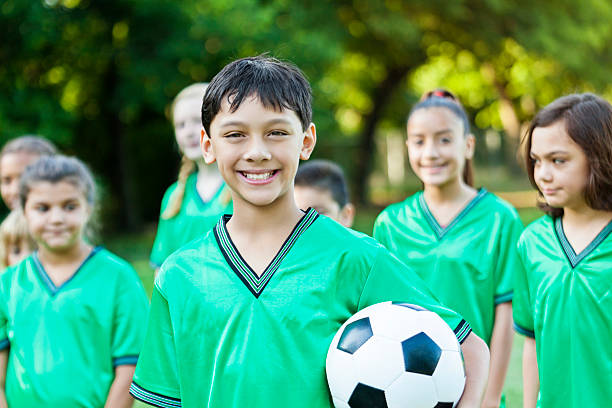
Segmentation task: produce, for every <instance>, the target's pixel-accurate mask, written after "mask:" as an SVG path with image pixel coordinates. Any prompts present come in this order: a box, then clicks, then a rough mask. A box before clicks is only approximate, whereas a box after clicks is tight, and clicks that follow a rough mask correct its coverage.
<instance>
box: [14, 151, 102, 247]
mask: <svg viewBox="0 0 612 408" xmlns="http://www.w3.org/2000/svg"><path fill="white" fill-rule="evenodd" d="M45 181H46V182H49V183H53V184H55V183H59V182H61V181H65V182H68V183H70V184H72V185H74V186H75V187H77V188H78V189H80V190H81V192H82V193H83V196H85V199H86V200H87V203H88V204H89V206H90V208H91V209H92V214H93V213H94V210H95V203H96V183H95V182H94V179H93V176H92V175H91V172H90V171H89V169H88V168H87V166H86V165H85V164H84V163H83V162H82V161H80V160H79V159H77V158H76V157H67V156H63V155H56V156H46V157H41V158H40V159H38V160H37V161H36V162H35V163H34V164H32V165H30V166H28V167H26V169H25V171H24V172H23V174H22V175H21V178H20V180H19V198H20V201H21V208H25V204H26V201H27V199H28V194H30V191H31V189H32V186H33V185H34V184H36V183H39V182H45ZM92 218H93V217H90V219H89V220H88V222H87V226H86V228H85V236H86V237H87V238H89V239H92V238H93V232H94V231H93V230H94V228H93V224H92V222H91V220H92Z"/></svg>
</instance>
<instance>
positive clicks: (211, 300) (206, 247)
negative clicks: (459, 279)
mask: <svg viewBox="0 0 612 408" xmlns="http://www.w3.org/2000/svg"><path fill="white" fill-rule="evenodd" d="M229 218H230V216H224V217H223V218H222V219H221V220H220V221H219V223H218V224H217V225H216V226H215V228H214V230H213V231H211V232H210V233H208V235H206V236H205V237H204V238H201V239H199V240H195V241H193V242H191V243H189V244H188V245H186V246H185V247H183V248H182V249H181V250H179V251H177V252H176V253H175V254H173V255H172V256H171V257H170V258H168V260H167V261H166V262H165V263H164V265H163V266H162V268H161V270H160V273H159V275H158V276H157V279H156V282H155V287H154V290H153V296H152V303H151V314H150V316H149V323H148V324H149V325H148V328H147V336H146V339H145V344H144V346H143V351H142V353H141V357H140V359H139V361H138V366H137V367H136V373H135V376H134V382H133V383H132V386H131V389H130V392H131V393H132V395H134V396H135V397H136V398H138V399H140V400H142V401H144V402H146V403H148V404H150V405H154V406H157V407H189V408H191V407H209V408H210V407H215V408H216V407H218V408H221V407H222V408H238V407H240V408H245V407H282V408H286V407H292V408H302V407H303V408H306V407H308V408H310V407H317V408H322V407H332V403H331V401H330V396H329V391H328V388H327V383H326V380H325V357H326V353H327V348H328V347H329V344H330V343H331V340H332V337H333V336H334V334H335V333H336V331H337V330H338V329H339V328H340V326H341V325H342V323H343V322H344V321H346V320H347V319H348V318H349V317H350V316H351V315H353V314H354V313H355V312H357V311H358V310H360V309H362V308H364V307H366V306H369V305H371V304H375V303H379V302H382V301H386V300H403V301H408V302H410V303H415V304H419V305H422V306H425V307H427V308H428V309H430V310H433V311H435V312H437V313H438V314H440V316H442V317H443V318H444V319H445V321H446V322H447V323H448V324H449V325H450V327H451V328H453V329H454V330H455V333H456V336H457V339H458V340H459V341H463V340H464V339H465V338H466V337H467V336H468V335H469V333H470V331H471V329H470V327H469V325H468V324H467V323H466V322H465V320H463V319H462V318H461V317H460V316H459V315H457V314H456V313H454V312H452V311H450V310H449V309H446V308H443V307H442V306H440V305H439V303H438V302H437V300H436V299H435V298H434V297H433V295H432V294H431V293H430V292H429V290H428V289H427V287H426V285H425V283H424V282H423V281H422V280H421V279H420V278H418V276H417V275H416V274H414V273H413V272H412V270H411V269H409V268H408V267H407V266H405V265H404V264H402V263H401V262H400V261H399V260H397V258H395V257H394V256H393V255H391V254H390V253H389V252H388V251H387V250H386V249H384V248H383V247H382V246H381V245H379V244H378V243H376V241H374V240H373V239H371V238H369V237H366V236H365V235H363V234H360V233H357V232H353V231H350V230H348V229H346V228H344V227H342V226H340V225H339V224H337V223H336V222H334V221H332V220H330V219H329V218H327V217H325V216H319V215H318V214H317V213H316V211H315V210H313V209H309V210H308V211H307V212H306V214H305V215H304V217H303V218H302V219H301V220H300V222H299V223H298V224H297V225H296V227H295V228H294V230H293V232H292V233H291V234H290V236H289V237H288V238H287V240H286V241H285V243H284V244H283V245H282V247H281V249H280V250H279V252H278V253H277V255H276V256H275V258H274V259H273V260H272V261H271V263H270V264H269V266H268V267H267V268H266V270H265V271H264V272H263V273H262V274H261V275H260V276H257V275H256V274H255V273H254V272H253V270H252V269H251V268H250V267H249V265H247V264H246V262H245V261H244V259H243V258H242V257H241V255H240V254H239V253H238V250H237V249H236V248H235V246H234V244H233V243H232V240H231V239H230V237H229V235H228V233H227V229H226V222H227V221H228V219H229Z"/></svg>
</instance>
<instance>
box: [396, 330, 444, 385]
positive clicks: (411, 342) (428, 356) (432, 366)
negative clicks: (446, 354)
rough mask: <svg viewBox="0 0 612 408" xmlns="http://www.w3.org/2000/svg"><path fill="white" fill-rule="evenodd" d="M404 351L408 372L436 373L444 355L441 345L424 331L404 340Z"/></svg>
mask: <svg viewBox="0 0 612 408" xmlns="http://www.w3.org/2000/svg"><path fill="white" fill-rule="evenodd" d="M402 351H403V353H404V366H405V368H406V372H409V373H417V374H423V375H432V374H433V373H434V371H435V370H436V366H437V365H438V361H439V360H440V356H441V355H442V350H441V349H440V347H439V346H438V345H437V344H436V343H435V342H434V341H433V340H432V339H430V338H429V336H428V335H426V334H425V333H423V332H421V333H419V334H417V335H415V336H412V337H410V338H409V339H406V340H404V341H402Z"/></svg>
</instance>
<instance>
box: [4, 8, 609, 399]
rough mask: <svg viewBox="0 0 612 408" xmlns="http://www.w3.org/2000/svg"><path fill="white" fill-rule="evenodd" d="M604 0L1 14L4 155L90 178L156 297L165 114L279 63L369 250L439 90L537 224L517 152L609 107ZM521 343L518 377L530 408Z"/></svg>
mask: <svg viewBox="0 0 612 408" xmlns="http://www.w3.org/2000/svg"><path fill="white" fill-rule="evenodd" d="M610 21H612V2H610V1H607V0H581V1H579V2H577V1H575V0H555V1H554V2H551V1H548V0H513V1H510V0H452V1H448V0H333V1H332V0H317V1H312V0H302V1H299V2H297V1H289V0H259V1H257V0H206V1H201V0H198V1H196V0H182V1H175V0H104V1H92V0H2V1H1V2H0V32H1V33H2V41H0V90H1V97H0V143H2V144H3V143H4V142H5V141H6V140H8V139H11V138H14V137H17V136H20V135H23V134H39V135H42V136H44V137H47V138H49V139H51V140H52V141H53V142H55V143H56V144H57V145H58V147H59V148H60V149H61V150H62V151H63V152H65V153H67V154H71V155H76V156H78V157H80V158H81V159H83V160H84V161H85V162H86V163H88V164H89V165H90V166H91V167H92V169H93V170H94V172H95V174H96V176H97V179H98V183H99V186H100V187H101V189H102V199H101V211H100V217H101V225H102V226H103V229H102V234H101V241H102V242H104V243H105V244H106V245H107V246H108V247H109V248H110V249H112V250H115V251H116V252H118V253H119V254H120V255H122V256H124V257H126V258H128V259H129V260H130V261H131V262H132V263H133V265H134V266H135V267H136V268H137V270H138V272H139V273H140V274H141V276H142V278H143V282H144V283H145V287H146V288H147V290H149V291H150V290H151V286H152V270H151V269H150V268H149V267H148V262H147V259H148V254H149V251H150V247H151V244H152V241H153V235H154V231H155V226H156V222H157V218H158V215H159V208H160V202H161V198H162V194H163V192H164V190H165V189H166V188H167V187H168V186H169V185H170V184H171V183H172V182H174V181H175V180H176V175H177V170H178V166H179V154H178V151H177V149H176V147H175V142H174V136H173V131H172V127H171V124H170V122H169V116H168V112H169V106H170V103H171V101H172V99H173V97H174V96H175V95H176V93H177V92H178V91H179V90H181V89H182V88H183V87H184V86H186V85H188V84H190V83H192V82H195V81H209V80H210V79H211V78H212V77H213V76H214V75H215V73H217V72H218V71H219V70H220V69H221V68H222V67H223V66H224V65H225V64H227V63H228V62H230V61H232V60H234V59H236V58H239V57H244V56H251V55H257V54H260V53H264V52H268V53H270V55H272V56H275V57H277V58H281V59H287V60H290V61H292V62H294V63H295V64H297V65H298V66H299V67H300V68H301V69H302V70H303V71H304V72H305V73H306V75H307V76H308V78H309V80H310V82H311V84H312V87H313V91H314V121H315V123H316V125H317V129H318V144H317V147H316V149H315V154H314V157H317V158H327V159H332V160H335V161H337V162H339V163H340V164H341V165H342V166H343V167H344V169H345V171H346V173H347V175H348V177H349V180H350V183H351V189H352V198H353V201H354V202H355V203H356V204H357V208H358V211H357V213H358V218H357V222H356V229H359V230H361V231H364V232H366V233H371V227H372V222H373V219H374V217H375V216H376V214H377V213H378V211H379V210H380V209H381V208H382V207H383V206H384V205H386V204H388V203H390V202H393V201H398V200H401V199H403V198H404V197H405V196H407V195H408V194H411V193H412V192H414V191H415V190H416V189H418V188H420V185H419V183H418V181H417V180H416V179H415V178H414V176H413V175H412V173H411V171H410V169H409V166H408V163H407V159H406V152H405V148H404V137H405V136H404V134H405V128H404V125H405V120H406V116H407V113H408V111H409V109H410V107H411V106H412V104H414V103H415V102H416V100H417V99H418V97H419V96H420V95H421V94H422V93H423V92H424V91H427V90H430V89H431V88H434V87H446V88H448V89H450V90H452V91H453V92H455V93H456V94H457V95H458V96H459V97H460V99H461V100H462V102H463V103H464V105H465V107H466V109H467V111H468V113H469V115H470V119H471V122H472V124H473V132H474V134H475V135H476V137H477V149H476V158H475V164H476V185H478V186H484V187H486V188H487V189H489V190H491V191H494V192H497V193H500V194H501V195H502V196H504V197H507V198H508V199H509V200H510V201H511V202H512V203H514V204H515V205H517V207H519V209H520V213H521V217H522V218H523V221H524V222H525V223H527V222H529V221H530V220H532V219H534V218H535V217H537V216H538V213H537V211H536V210H535V209H533V204H534V203H535V198H534V197H535V196H534V195H533V193H528V191H529V190H530V186H529V184H528V182H527V178H526V176H525V175H524V173H523V170H522V168H521V165H520V160H518V158H517V149H518V146H519V143H520V139H521V136H522V135H523V134H524V130H525V127H526V126H527V124H528V122H529V120H530V119H531V118H532V117H533V115H534V114H535V112H537V110H538V109H539V108H541V107H542V106H544V105H546V104H547V103H549V102H551V101H552V100H553V99H555V98H556V97H559V96H561V95H563V94H567V93H571V92H585V91H591V92H596V93H599V94H602V95H603V96H604V97H606V98H608V99H611V98H612V86H611V85H610V81H609V77H610V75H611V72H612V70H611V68H612V47H610V46H609V44H610V43H612V24H610ZM520 341H521V340H520V339H519V340H517V342H515V349H516V350H515V351H516V352H515V353H514V354H513V362H512V365H511V369H510V372H509V374H508V376H509V378H508V387H507V393H508V398H509V402H510V404H509V406H516V407H518V406H520V393H521V390H520V388H521V386H520V364H519V360H520V355H519V353H520V348H519V347H520Z"/></svg>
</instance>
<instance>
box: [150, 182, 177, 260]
mask: <svg viewBox="0 0 612 408" xmlns="http://www.w3.org/2000/svg"><path fill="white" fill-rule="evenodd" d="M173 191H174V189H173V188H172V187H171V188H169V189H168V190H167V191H166V193H165V194H164V198H163V199H162V203H161V210H160V212H159V222H158V224H157V233H156V234H155V241H154V242H153V248H152V249H151V255H150V256H149V261H150V262H151V266H153V267H154V268H159V267H160V266H161V264H162V263H164V261H165V260H166V258H167V257H168V256H169V255H170V254H171V251H170V248H169V247H168V239H169V234H170V221H169V220H165V219H164V218H162V214H163V213H164V211H165V210H166V207H167V206H168V201H169V200H170V196H171V195H172V192H173Z"/></svg>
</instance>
